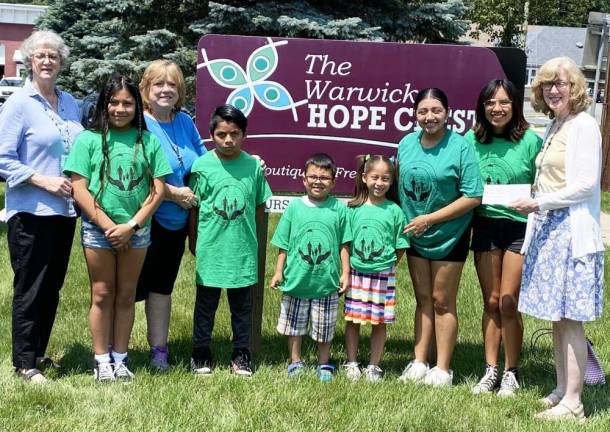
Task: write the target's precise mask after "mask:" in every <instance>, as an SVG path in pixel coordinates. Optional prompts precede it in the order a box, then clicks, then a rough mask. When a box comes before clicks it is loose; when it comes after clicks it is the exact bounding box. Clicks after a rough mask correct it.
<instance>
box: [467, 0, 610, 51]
mask: <svg viewBox="0 0 610 432" xmlns="http://www.w3.org/2000/svg"><path fill="white" fill-rule="evenodd" d="M526 3H527V5H528V14H527V23H528V24H529V25H532V24H535V25H547V26H560V27H586V25H587V22H588V17H589V12H592V11H598V12H610V0H563V1H561V2H560V1H557V0H534V1H526V0H496V1H494V2H490V1H489V0H469V1H468V3H467V5H468V7H469V11H468V13H467V15H466V17H467V18H468V19H469V20H471V21H472V22H473V23H474V24H475V25H476V29H475V30H474V31H471V32H470V35H471V36H474V37H478V36H479V35H480V34H481V32H483V33H486V34H488V35H489V36H490V37H491V38H492V40H493V41H494V42H495V43H496V45H499V46H523V45H525V29H524V28H523V24H524V22H525V19H526V16H525V9H526V8H525V6H526Z"/></svg>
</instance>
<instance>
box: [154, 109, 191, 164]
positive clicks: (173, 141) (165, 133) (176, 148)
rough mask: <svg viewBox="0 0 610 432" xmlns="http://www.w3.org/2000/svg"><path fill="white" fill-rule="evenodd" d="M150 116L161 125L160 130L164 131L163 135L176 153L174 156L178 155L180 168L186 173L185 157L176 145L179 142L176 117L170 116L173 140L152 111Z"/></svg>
mask: <svg viewBox="0 0 610 432" xmlns="http://www.w3.org/2000/svg"><path fill="white" fill-rule="evenodd" d="M150 115H151V116H152V118H153V119H154V120H155V121H156V122H157V124H158V125H159V128H160V129H161V130H162V131H163V134H164V135H165V137H166V138H167V141H168V142H169V144H170V146H171V148H172V150H173V151H174V154H175V155H176V158H177V159H178V163H179V164H180V168H181V169H182V170H183V171H184V157H183V156H182V153H181V152H180V147H179V146H178V144H176V141H177V140H176V130H175V129H174V120H176V116H174V117H173V118H171V116H170V122H169V124H170V125H171V127H172V135H173V139H172V137H170V136H169V134H168V133H167V132H166V131H165V128H164V127H163V126H162V125H161V122H160V121H159V119H158V118H157V117H156V116H155V114H154V113H153V112H152V111H150Z"/></svg>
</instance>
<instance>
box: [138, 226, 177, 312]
mask: <svg viewBox="0 0 610 432" xmlns="http://www.w3.org/2000/svg"><path fill="white" fill-rule="evenodd" d="M187 231H188V228H187V227H186V226H185V227H184V228H182V229H179V230H177V231H173V230H169V229H167V228H164V227H163V226H161V224H160V223H159V222H157V221H156V220H155V218H154V217H153V218H152V221H151V226H150V241H151V244H150V246H149V247H148V252H147V253H146V259H145V260H144V266H143V267H142V272H141V273H140V279H139V280H138V288H137V290H136V301H141V300H146V299H147V298H148V293H149V292H154V293H157V294H164V295H170V294H171V293H172V291H173V290H174V283H175V282H176V276H178V270H179V269H180V261H181V260H182V255H183V254H184V242H185V240H186V235H187Z"/></svg>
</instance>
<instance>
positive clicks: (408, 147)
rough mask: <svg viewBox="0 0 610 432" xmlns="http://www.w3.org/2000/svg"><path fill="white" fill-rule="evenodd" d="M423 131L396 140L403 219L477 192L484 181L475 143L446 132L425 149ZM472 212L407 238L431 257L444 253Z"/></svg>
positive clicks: (456, 239)
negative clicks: (422, 139) (420, 234)
mask: <svg viewBox="0 0 610 432" xmlns="http://www.w3.org/2000/svg"><path fill="white" fill-rule="evenodd" d="M422 133H423V132H422V131H418V132H413V133H410V134H409V135H407V136H405V137H404V138H403V139H402V140H401V141H400V144H398V161H399V163H400V181H399V185H398V186H399V187H398V189H399V196H400V207H401V208H402V210H403V212H404V213H405V215H406V217H407V221H410V220H411V219H413V218H415V217H416V216H419V215H422V214H429V213H433V212H435V211H437V210H439V209H441V208H443V207H446V206H447V205H449V204H451V203H452V202H454V201H455V200H456V199H458V198H460V197H461V196H465V197H480V196H481V195H482V194H483V184H482V182H481V174H480V172H479V166H478V164H477V159H476V156H475V154H474V148H473V146H472V145H471V144H470V143H469V142H468V141H466V140H465V139H464V137H462V136H461V135H459V134H457V133H455V132H452V131H449V130H448V131H447V132H446V133H445V136H444V137H443V139H442V140H441V142H439V143H438V144H437V145H436V146H435V147H433V148H429V149H427V148H424V147H422V145H421V143H420V137H421V134H422ZM471 219H472V211H468V212H466V213H465V214H463V215H462V216H459V217H457V218H455V219H451V220H448V221H445V222H441V223H439V224H436V225H432V226H431V227H430V229H428V230H427V231H426V232H425V233H424V234H423V235H422V236H420V237H415V236H413V237H411V238H410V242H411V247H414V248H415V250H416V251H417V252H418V253H419V254H421V255H422V256H424V257H426V258H429V259H440V258H442V257H444V256H445V255H447V254H448V253H449V252H451V250H452V249H453V247H454V246H455V244H456V243H457V241H458V240H459V238H460V237H461V236H462V234H463V233H464V231H465V230H466V229H467V228H468V227H469V224H470V221H471Z"/></svg>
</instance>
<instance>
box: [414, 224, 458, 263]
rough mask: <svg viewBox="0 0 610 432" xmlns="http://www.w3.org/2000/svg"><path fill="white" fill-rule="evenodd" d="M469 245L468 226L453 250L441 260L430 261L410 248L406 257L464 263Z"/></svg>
mask: <svg viewBox="0 0 610 432" xmlns="http://www.w3.org/2000/svg"><path fill="white" fill-rule="evenodd" d="M469 244H470V226H468V228H466V229H465V230H464V233H463V234H462V236H461V237H460V238H459V239H458V241H457V243H456V244H455V246H453V249H451V251H450V252H449V253H448V254H447V255H445V256H444V257H442V258H438V259H430V258H426V257H425V256H423V255H421V254H420V253H419V252H417V251H416V250H415V248H413V247H410V248H408V249H407V255H410V256H413V257H418V258H426V259H429V260H430V261H451V262H465V261H466V258H468V245H469Z"/></svg>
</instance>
